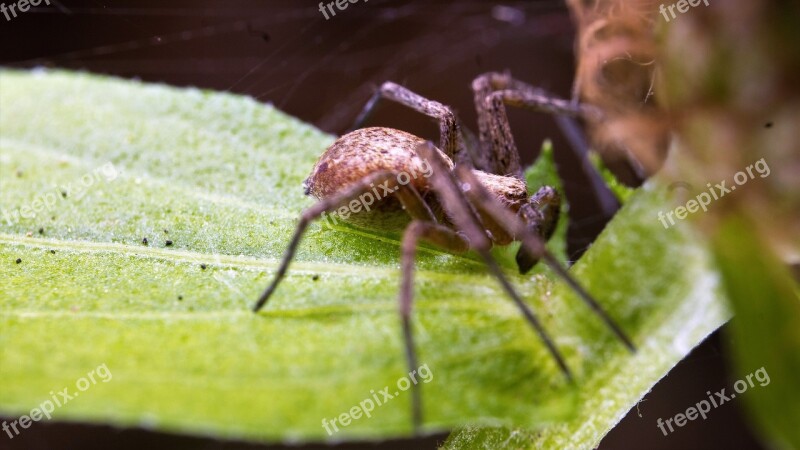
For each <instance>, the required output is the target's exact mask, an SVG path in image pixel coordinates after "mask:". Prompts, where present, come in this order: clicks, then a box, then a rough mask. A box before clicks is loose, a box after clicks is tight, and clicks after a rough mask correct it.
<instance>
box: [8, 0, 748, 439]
mask: <svg viewBox="0 0 800 450" xmlns="http://www.w3.org/2000/svg"><path fill="white" fill-rule="evenodd" d="M8 3H9V1H8V0H7V1H6V4H8ZM50 3H51V5H50V6H46V5H44V3H42V6H39V7H37V8H34V9H33V10H31V11H29V12H26V13H20V14H19V15H18V16H17V17H16V18H12V19H11V20H10V21H6V19H5V17H4V16H2V15H0V64H2V65H5V66H10V67H19V68H30V67H36V66H47V67H60V68H68V69H74V70H85V71H90V72H94V73H104V74H110V75H115V76H120V77H125V78H137V79H141V80H144V81H149V82H161V83H167V84H172V85H177V86H197V87H201V88H207V89H213V90H220V91H230V92H234V93H239V94H246V95H250V96H252V97H254V98H256V99H258V100H260V101H262V102H265V103H272V104H274V105H275V106H276V107H277V108H279V109H281V110H283V111H285V112H287V113H288V114H290V115H293V116H295V117H298V118H300V119H302V120H304V121H306V122H309V123H312V124H314V125H316V126H317V127H319V128H321V129H322V130H324V131H327V132H330V133H332V134H340V133H342V132H343V131H344V130H346V129H347V128H348V127H349V126H350V125H351V124H352V122H353V120H354V118H355V117H356V115H357V114H358V112H359V111H360V109H361V107H362V106H363V104H364V103H365V102H366V100H367V99H368V98H369V96H370V95H371V94H372V92H373V91H374V89H375V87H376V86H378V85H379V84H380V83H381V82H383V81H385V80H392V81H395V82H398V83H400V84H403V85H405V86H406V87H408V88H410V89H412V90H414V91H416V92H417V93H419V94H421V95H424V96H426V97H429V98H432V99H436V100H439V101H441V102H443V103H445V104H447V105H450V106H452V107H453V108H454V109H455V110H457V112H458V114H459V116H460V118H461V119H462V121H463V122H464V123H465V125H466V126H467V127H468V128H470V129H473V130H475V128H476V126H475V113H474V110H473V106H472V101H473V100H472V93H471V91H470V88H469V86H470V82H471V80H472V79H473V78H474V77H475V76H477V75H478V74H480V73H483V72H487V71H504V70H510V71H511V73H512V74H513V75H514V76H515V77H517V78H519V79H522V80H525V81H527V82H529V83H531V84H535V85H538V86H541V87H544V88H547V89H548V90H550V91H552V92H555V93H556V94H558V95H559V96H562V97H568V96H569V93H570V87H571V84H572V74H573V71H574V56H573V53H572V50H573V48H572V44H573V42H572V39H573V36H574V29H573V28H572V24H571V22H570V17H569V14H568V12H567V10H566V7H565V6H564V4H563V2H562V1H551V0H543V1H526V2H496V1H451V2H446V1H424V2H423V1H399V0H397V1H381V0H370V1H368V2H365V1H364V0H361V1H359V2H358V3H355V4H350V6H349V7H348V8H347V9H346V10H345V11H340V12H338V13H337V15H336V16H335V17H331V18H330V19H329V20H325V18H324V17H323V15H322V14H321V13H320V12H319V10H318V3H319V2H314V1H306V0H303V1H297V0H295V1H291V2H290V1H273V0H270V1H268V2H267V1H255V0H249V1H244V0H238V1H226V2H222V1H217V2H211V1H194V2H192V1H171V2H158V1H136V2H134V1H121V2H120V1H117V2H109V1H102V2H101V1H91V0H90V1H83V2H67V1H63V2H57V1H54V0H51V2H50ZM8 88H10V86H0V89H8ZM0 114H2V111H0ZM509 117H510V120H511V126H512V129H513V131H514V135H515V138H516V140H517V144H518V147H519V149H520V152H521V153H522V157H523V161H524V162H525V163H530V162H531V161H532V160H533V159H534V158H535V156H536V155H537V154H538V151H539V148H540V147H541V143H542V141H543V140H544V139H548V138H549V139H552V140H553V142H554V145H555V150H556V160H557V163H558V165H559V172H560V173H561V175H562V177H563V178H564V180H565V182H564V183H565V190H566V196H567V198H568V201H569V202H570V204H571V209H570V216H571V222H570V229H569V247H570V255H572V257H573V258H576V257H577V256H579V255H580V254H581V253H582V251H583V250H585V248H586V247H587V246H588V245H589V244H590V243H591V242H592V240H593V239H594V237H595V236H596V235H597V233H599V232H600V231H601V230H602V228H603V226H604V225H605V223H606V222H607V220H608V218H609V214H608V211H607V209H604V208H603V207H601V206H600V202H599V201H598V198H603V195H604V194H603V193H598V192H597V191H596V190H594V189H593V188H591V187H590V183H589V182H588V180H587V175H586V174H585V173H584V171H583V170H581V165H580V160H579V159H578V156H576V154H575V153H574V152H573V151H571V149H570V147H569V145H568V144H567V142H566V140H565V139H564V138H563V137H562V136H561V133H560V130H559V129H558V127H557V126H556V124H555V121H554V120H553V119H552V118H551V117H548V116H546V115H543V114H531V113H527V112H521V111H514V110H510V111H509ZM368 124H369V125H386V126H392V127H395V128H400V129H404V130H407V131H410V132H412V133H415V134H418V135H420V136H423V137H426V138H429V139H432V140H434V141H436V140H437V135H436V134H437V126H436V125H435V124H434V123H433V122H431V121H430V120H429V119H427V118H425V117H420V116H419V115H418V114H416V113H413V112H410V111H408V110H406V109H404V108H402V107H399V106H396V105H391V104H384V105H383V106H382V107H381V108H380V109H379V110H378V111H377V113H376V114H375V115H373V117H372V118H371V119H370V121H369V123H368ZM321 151H322V149H320V152H321ZM243 163H246V162H243ZM724 339H725V338H724V333H723V334H722V335H720V333H715V334H714V335H712V337H711V338H710V339H709V340H707V341H706V342H705V343H704V344H703V345H701V346H700V347H699V348H697V349H696V350H695V351H694V352H693V353H692V354H691V355H690V356H689V357H687V358H686V360H684V361H683V362H682V363H681V364H679V365H678V366H677V367H676V368H674V369H673V370H672V372H671V373H670V374H669V375H668V376H667V377H666V378H665V379H664V380H662V381H661V382H660V383H659V384H658V385H657V386H656V387H655V388H654V390H653V392H651V393H650V394H649V395H648V396H647V397H646V398H645V400H644V401H643V402H642V403H641V404H640V405H639V407H638V411H637V408H634V409H633V410H632V411H631V412H629V414H628V416H627V417H626V418H625V419H624V420H623V421H622V423H621V424H620V425H619V426H617V427H616V428H615V429H614V430H613V431H612V432H611V433H610V434H609V435H608V436H607V437H606V438H605V440H604V441H603V443H602V444H601V446H600V448H601V449H606V450H611V449H633V448H636V449H638V448H648V449H700V448H708V449H716V448H726V449H758V448H761V447H760V446H758V445H757V444H756V443H755V441H754V438H753V437H752V436H751V434H750V430H749V429H748V426H747V425H746V423H745V421H744V420H743V418H742V416H741V412H740V409H741V407H742V405H741V404H740V403H739V402H732V403H730V404H726V405H724V406H722V407H720V408H719V409H714V410H712V412H711V413H709V418H708V419H706V420H705V421H699V420H696V421H693V422H690V423H689V424H688V425H686V426H684V427H683V428H679V429H677V430H676V432H675V433H672V434H670V435H669V436H667V437H664V436H663V435H662V433H661V432H660V431H659V430H658V428H657V427H656V419H657V418H659V417H660V418H662V419H666V418H668V417H672V416H674V415H675V414H677V413H679V412H681V411H685V410H686V408H688V407H689V406H691V405H694V404H695V403H696V402H698V401H700V400H702V399H704V398H705V397H706V395H705V392H706V391H708V390H711V391H717V390H719V389H722V388H724V387H729V386H730V385H731V381H733V380H735V377H732V376H731V375H729V373H728V372H727V371H726V367H727V358H726V357H725V356H724V355H725V351H724V347H726V345H725V344H724V343H723V342H722V341H723V340H724ZM3 388H4V389H8V388H13V387H9V386H4V387H3ZM639 414H641V416H640V415H639ZM0 420H2V418H0ZM32 429H33V430H35V431H32V430H28V431H27V432H26V433H23V434H21V435H20V436H18V437H16V438H15V439H14V440H13V441H9V440H7V439H5V438H0V448H6V446H8V445H9V444H10V447H9V448H15V449H16V448H19V449H49V448H59V449H62V448H63V449H69V448H76V449H77V448H82V449H86V448H142V447H150V448H171V449H177V448H186V449H188V448H200V449H219V448H226V449H228V448H229V449H245V448H246V449H251V448H252V449H257V448H279V447H275V446H260V445H250V444H246V443H238V442H227V441H218V440H214V439H207V438H196V437H187V436H179V435H170V434H164V433H155V432H150V431H146V430H141V429H126V430H120V429H116V428H111V427H105V426H95V425H79V424H66V423H55V422H51V423H43V422H39V423H35V424H34V425H33V426H32ZM445 438H446V435H440V436H433V437H429V438H426V439H420V440H415V441H408V440H406V441H402V440H401V441H392V442H387V443H382V444H377V445H373V444H358V445H343V446H342V447H345V448H351V447H352V448H408V447H414V448H435V447H436V444H437V443H440V442H443V441H444V439H445ZM302 448H304V449H310V448H328V447H324V446H312V445H309V446H305V447H302Z"/></svg>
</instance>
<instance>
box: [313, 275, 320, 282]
mask: <svg viewBox="0 0 800 450" xmlns="http://www.w3.org/2000/svg"><path fill="white" fill-rule="evenodd" d="M311 279H312V280H314V281H317V280H319V275H314V276H312V277H311Z"/></svg>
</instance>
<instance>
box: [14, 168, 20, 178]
mask: <svg viewBox="0 0 800 450" xmlns="http://www.w3.org/2000/svg"><path fill="white" fill-rule="evenodd" d="M15 174H16V175H17V178H22V171H21V170H17V171H16V172H15Z"/></svg>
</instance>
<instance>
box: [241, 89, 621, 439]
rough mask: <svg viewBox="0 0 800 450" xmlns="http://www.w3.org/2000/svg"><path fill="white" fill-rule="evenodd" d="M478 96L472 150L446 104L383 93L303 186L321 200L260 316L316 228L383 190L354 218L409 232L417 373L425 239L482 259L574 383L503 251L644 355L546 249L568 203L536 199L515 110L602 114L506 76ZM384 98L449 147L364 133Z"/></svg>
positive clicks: (412, 355) (546, 195)
mask: <svg viewBox="0 0 800 450" xmlns="http://www.w3.org/2000/svg"><path fill="white" fill-rule="evenodd" d="M472 89H473V91H474V96H475V107H476V109H477V113H478V125H479V142H477V143H476V145H474V147H476V148H470V147H468V146H466V145H465V138H464V136H463V135H462V132H461V128H460V124H459V122H458V119H457V118H456V115H455V114H454V113H453V111H451V110H450V109H449V108H448V107H446V106H444V105H443V104H441V103H438V102H436V101H432V100H428V99H426V98H424V97H422V96H420V95H418V94H415V93H414V92H411V91H410V90H408V89H406V88H404V87H402V86H400V85H397V84H395V83H392V82H385V83H384V84H383V85H382V86H381V87H380V88H379V89H378V90H377V91H376V93H375V95H374V96H373V97H372V98H371V99H370V100H369V102H368V103H367V105H366V106H365V107H364V110H363V111H362V113H361V114H360V115H359V117H358V119H357V120H356V126H355V127H354V128H357V129H355V130H354V131H351V132H349V133H347V134H345V135H343V136H341V137H340V138H339V139H337V140H336V141H335V142H334V143H333V144H332V145H331V146H330V147H328V149H327V150H326V151H325V152H324V153H323V154H322V156H321V157H320V158H319V160H318V161H317V163H316V164H315V166H314V168H313V170H312V171H311V175H310V176H309V177H308V178H307V179H306V180H305V182H304V183H303V185H304V188H305V193H306V195H313V196H314V197H316V198H317V199H318V200H319V202H317V203H316V204H314V205H313V206H311V207H310V208H308V209H306V210H305V211H303V213H302V215H301V216H300V220H299V223H298V225H297V228H296V230H295V232H294V235H293V237H292V240H291V242H290V243H289V247H288V248H287V250H286V253H285V254H284V256H283V259H282V260H281V263H280V266H279V268H278V271H277V273H276V275H275V278H274V279H273V280H272V283H271V284H270V285H269V286H268V287H267V288H266V290H265V291H264V293H263V294H262V295H261V297H260V298H259V299H258V301H257V302H256V304H255V306H254V308H253V310H254V311H256V312H257V311H259V310H260V309H261V308H262V307H263V306H264V305H265V304H266V302H267V300H268V299H269V298H270V296H271V295H272V294H273V293H274V292H275V288H276V287H277V286H278V284H279V283H280V281H281V279H282V278H283V277H284V275H285V274H286V270H287V269H288V267H289V263H290V262H291V261H292V259H293V257H294V254H295V250H296V249H297V246H298V244H299V242H300V240H301V238H302V236H303V234H304V232H305V230H306V228H307V227H308V225H309V224H310V223H311V222H312V221H314V220H316V219H319V218H320V217H322V216H323V215H324V214H326V213H331V212H333V211H335V210H337V209H341V208H343V207H347V205H349V204H351V202H354V201H355V202H357V201H358V199H359V196H364V195H366V194H367V193H370V192H374V193H376V194H377V193H378V192H377V190H376V186H381V187H382V189H383V190H384V192H385V193H387V195H386V196H385V197H383V198H380V200H378V201H377V202H376V203H375V204H374V205H373V207H372V208H370V209H369V211H367V210H364V211H359V212H357V213H354V214H352V215H350V216H349V218H348V220H349V221H350V222H353V223H355V224H357V225H359V226H363V227H366V228H374V229H381V230H392V231H403V237H402V241H401V268H402V280H401V284H400V292H399V299H398V300H399V313H400V318H401V322H402V333H403V342H404V346H405V356H406V362H407V364H408V367H409V368H410V369H414V368H416V367H417V366H418V365H417V357H416V348H415V345H414V340H413V333H412V329H411V307H412V300H413V277H414V260H415V255H416V251H417V244H418V243H419V241H425V242H427V243H429V244H432V245H434V246H437V247H440V248H442V249H444V250H447V251H449V252H452V253H457V254H460V253H464V252H467V251H469V250H474V251H475V252H476V253H477V254H478V255H480V257H481V259H482V260H483V262H484V263H485V265H486V266H487V268H488V270H489V271H490V272H491V274H492V275H493V276H494V277H495V278H496V279H497V281H499V283H500V285H501V286H502V288H503V290H504V291H505V292H506V294H507V295H508V296H509V297H510V298H511V300H513V302H514V304H515V305H516V306H517V308H519V310H520V312H521V313H522V315H523V316H524V318H525V320H526V321H527V322H528V323H529V324H530V326H531V327H532V328H533V330H534V331H535V332H536V334H538V336H539V338H540V339H541V340H542V342H543V343H544V345H545V346H546V347H547V349H548V351H549V353H550V354H551V355H552V356H553V358H554V359H555V362H556V363H557V364H558V367H559V369H560V370H561V372H563V374H564V376H565V377H566V379H567V380H568V382H571V380H572V375H571V372H570V369H569V367H567V365H566V363H565V362H564V358H563V357H562V356H561V354H560V353H559V351H558V349H557V348H556V346H555V345H554V344H553V341H552V339H551V338H550V337H549V336H548V334H547V332H546V331H545V329H544V328H543V327H542V325H541V323H540V322H539V319H538V318H537V316H536V314H535V313H534V312H533V311H532V310H531V309H530V308H529V307H528V305H527V304H526V303H524V302H523V301H522V299H521V298H520V296H519V295H518V294H517V292H516V290H515V289H514V287H513V286H512V285H511V283H510V282H509V280H508V278H507V277H506V275H505V274H504V273H503V271H502V270H501V269H500V267H499V265H498V264H497V262H496V261H495V260H494V258H493V257H492V255H491V252H490V249H491V247H492V246H493V245H501V246H502V245H508V244H510V243H512V242H513V241H519V242H521V244H522V245H521V247H520V249H519V251H518V252H517V254H516V262H517V265H518V268H519V271H520V273H523V274H524V273H527V272H528V271H529V270H530V269H531V268H532V267H533V266H534V265H535V264H536V263H537V262H538V261H539V260H540V259H542V260H544V262H545V263H546V264H547V265H549V266H550V267H551V268H552V269H553V270H554V272H555V273H556V274H557V275H558V276H559V277H560V278H561V279H563V280H564V281H565V282H566V283H567V284H568V285H569V286H570V287H571V288H572V289H573V290H574V291H575V292H576V293H577V294H578V295H579V296H580V298H581V299H582V300H583V301H584V302H585V303H586V304H587V305H588V306H589V308H591V310H592V311H594V312H595V313H596V314H597V315H598V316H599V317H600V318H601V319H602V320H603V321H604V322H605V324H606V325H607V326H608V327H609V328H610V329H611V331H612V332H613V333H614V334H615V335H616V336H617V337H618V338H619V339H620V340H621V341H622V343H623V344H624V345H625V346H626V347H627V348H628V349H630V350H631V351H635V347H634V345H633V343H632V342H631V340H630V339H629V338H628V337H627V336H626V334H625V333H624V332H623V331H622V329H621V328H620V327H619V326H618V325H617V324H616V323H615V322H614V321H613V320H612V318H611V317H610V316H609V315H608V314H607V313H606V312H605V311H604V310H603V309H602V307H601V306H600V305H599V304H598V302H597V301H596V300H595V299H594V298H593V297H592V296H591V295H590V294H589V293H588V292H587V291H586V290H585V289H584V288H582V287H581V285H580V284H579V283H578V282H577V281H576V280H575V279H574V278H573V277H572V276H571V275H570V274H569V273H568V272H567V270H566V269H565V268H564V267H563V266H562V265H561V264H560V263H559V262H558V260H557V259H556V258H555V257H554V256H553V255H552V254H551V253H550V252H549V251H548V250H547V249H546V248H545V246H544V242H545V241H547V240H548V239H549V238H550V236H551V235H552V233H553V230H554V228H555V225H556V223H557V220H558V215H559V206H560V197H559V194H558V192H556V190H555V189H553V188H552V187H549V186H543V187H542V188H540V189H539V190H538V191H537V192H536V193H535V194H534V195H532V196H531V195H529V194H528V190H527V185H526V183H525V181H524V179H523V177H522V170H521V168H520V162H519V154H518V152H517V149H516V146H515V144H514V139H513V137H512V135H511V130H510V128H509V125H508V120H507V118H506V112H505V105H509V106H516V107H520V108H525V109H530V110H534V111H545V112H550V113H557V114H567V115H569V116H579V117H586V116H592V117H596V116H597V115H599V114H600V112H599V111H598V110H597V109H595V108H593V107H591V106H589V105H585V104H579V103H576V102H569V101H566V100H561V99H557V98H553V97H550V96H549V95H547V93H545V92H544V91H542V90H540V89H536V88H534V87H532V86H530V85H527V84H525V83H523V82H521V81H518V80H515V79H513V78H511V76H510V75H508V74H504V73H487V74H483V75H481V76H479V77H477V78H476V79H475V80H474V81H473V83H472ZM380 99H386V100H391V101H395V102H398V103H400V104H402V105H404V106H407V107H409V108H411V109H413V110H415V111H417V112H419V113H422V114H424V115H427V116H429V117H431V118H433V119H435V120H437V121H438V123H439V130H440V141H439V146H438V147H436V146H434V145H433V144H432V143H430V142H428V141H425V140H424V139H422V138H419V137H417V136H414V135H412V134H409V133H406V132H404V131H400V130H396V129H392V128H382V127H381V128H360V129H358V126H360V124H361V123H363V122H364V121H365V120H366V118H367V117H368V116H369V114H370V112H371V111H372V110H373V109H374V108H375V106H376V105H377V103H378V100H380ZM454 159H455V160H456V161H457V162H456V163H454V162H453V160H454ZM423 163H427V164H429V165H430V171H429V174H430V176H429V177H415V178H414V179H413V180H410V178H409V177H406V180H408V181H407V182H406V183H403V182H402V181H401V180H400V177H399V174H401V173H409V172H411V173H416V172H419V170H418V168H419V166H420V165H421V164H423ZM411 408H412V411H411V414H412V420H413V425H414V430H415V432H416V431H417V430H419V427H420V425H421V423H422V402H421V398H420V393H419V389H418V388H417V387H416V385H414V387H413V389H412V402H411Z"/></svg>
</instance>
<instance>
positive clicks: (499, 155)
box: [472, 72, 601, 179]
mask: <svg viewBox="0 0 800 450" xmlns="http://www.w3.org/2000/svg"><path fill="white" fill-rule="evenodd" d="M472 91H473V94H474V100H475V110H476V112H477V114H478V129H479V137H480V141H481V151H482V156H481V157H480V158H476V161H478V162H477V163H476V166H477V167H478V168H479V169H481V170H484V171H487V172H490V173H496V174H498V175H513V176H516V177H518V178H520V179H521V178H522V170H521V168H520V163H519V152H518V151H517V147H516V144H515V143H514V136H513V135H512V134H511V127H510V126H509V124H508V117H507V115H506V108H505V106H506V105H508V106H514V107H518V108H522V109H528V110H532V111H539V112H547V113H552V114H563V115H567V116H577V117H592V118H597V117H600V116H601V112H600V110H599V109H597V108H594V107H592V106H590V105H586V104H580V103H575V102H572V101H569V100H562V99H559V98H555V97H553V96H551V95H549V94H548V93H547V92H546V91H545V90H543V89H538V88H535V87H533V86H531V85H528V84H526V83H523V82H521V81H518V80H515V79H513V78H511V76H510V75H508V74H503V73H497V72H490V73H486V74H483V75H480V76H478V77H477V78H475V80H473V82H472Z"/></svg>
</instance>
